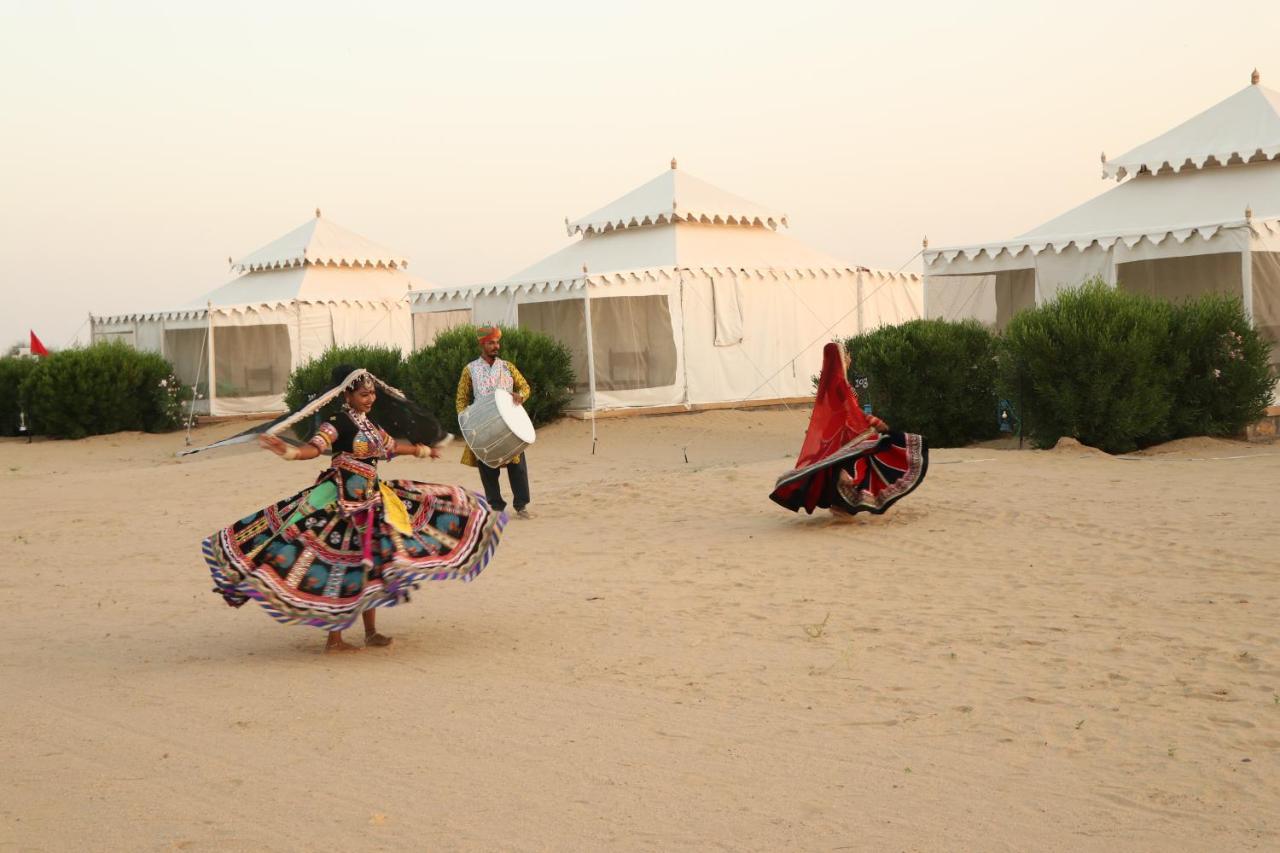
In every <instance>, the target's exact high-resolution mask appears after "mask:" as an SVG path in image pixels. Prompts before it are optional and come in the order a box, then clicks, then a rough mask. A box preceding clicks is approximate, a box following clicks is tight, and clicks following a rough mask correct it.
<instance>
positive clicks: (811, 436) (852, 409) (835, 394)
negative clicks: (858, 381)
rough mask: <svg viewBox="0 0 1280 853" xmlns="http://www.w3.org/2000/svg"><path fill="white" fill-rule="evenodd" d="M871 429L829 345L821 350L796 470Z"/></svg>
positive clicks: (838, 356)
mask: <svg viewBox="0 0 1280 853" xmlns="http://www.w3.org/2000/svg"><path fill="white" fill-rule="evenodd" d="M869 429H871V421H869V420H868V419H867V416H866V415H865V414H863V412H862V406H861V405H860V404H859V403H858V395H857V394H855V393H854V391H853V388H852V386H850V385H849V380H848V378H847V377H846V376H845V366H844V358H843V357H842V356H841V353H840V345H839V344H837V343H829V344H827V345H826V346H825V347H823V348H822V376H821V377H819V379H818V395H817V397H816V398H815V399H814V401H813V416H812V417H810V418H809V430H808V432H806V433H805V435H804V444H803V445H801V447H800V456H799V458H798V459H796V467H797V468H804V467H805V466H807V465H812V464H813V463H815V462H817V461H819V460H820V459H825V458H826V457H827V456H830V455H831V454H832V453H834V452H835V451H837V450H839V449H840V448H841V447H844V446H845V445H846V444H848V443H849V442H850V441H852V440H853V439H855V438H857V437H858V436H859V435H861V434H862V433H865V432H866V431H867V430H869Z"/></svg>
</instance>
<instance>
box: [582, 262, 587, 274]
mask: <svg viewBox="0 0 1280 853" xmlns="http://www.w3.org/2000/svg"><path fill="white" fill-rule="evenodd" d="M582 274H583V275H586V274H587V265H586V264H583V265H582Z"/></svg>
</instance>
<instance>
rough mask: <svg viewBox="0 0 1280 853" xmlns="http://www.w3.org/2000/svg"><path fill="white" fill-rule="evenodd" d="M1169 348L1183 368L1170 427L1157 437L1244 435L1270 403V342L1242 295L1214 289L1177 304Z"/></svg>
mask: <svg viewBox="0 0 1280 853" xmlns="http://www.w3.org/2000/svg"><path fill="white" fill-rule="evenodd" d="M1169 353H1170V358H1172V356H1173V354H1176V355H1177V358H1178V364H1179V365H1180V366H1182V372H1181V374H1180V375H1176V376H1174V377H1172V382H1171V387H1170V389H1169V391H1170V398H1171V400H1172V407H1171V409H1170V412H1169V418H1168V422H1167V426H1166V428H1165V429H1164V430H1162V431H1161V433H1162V434H1158V435H1155V436H1152V438H1154V439H1155V440H1163V439H1166V438H1182V437H1185V436H1190V435H1238V434H1239V433H1240V432H1241V431H1242V430H1243V429H1244V427H1245V426H1246V425H1247V424H1250V423H1253V422H1254V421H1257V420H1259V419H1260V418H1262V416H1263V414H1264V412H1265V410H1266V408H1267V406H1268V405H1270V401H1271V390H1272V388H1273V387H1274V386H1275V382H1276V377H1274V376H1272V375H1271V368H1270V365H1269V364H1268V361H1269V358H1268V357H1269V354H1270V347H1269V345H1268V343H1267V342H1266V341H1264V340H1263V339H1262V338H1261V336H1260V335H1259V334H1258V331H1257V329H1255V328H1253V325H1252V324H1251V323H1250V322H1249V318H1248V317H1247V316H1245V313H1244V306H1243V305H1242V304H1241V302H1240V300H1239V299H1237V298H1235V297H1229V296H1222V295H1220V294H1214V293H1210V294H1205V295H1203V296H1201V297H1199V298H1197V299H1193V300H1190V301H1188V302H1185V303H1183V304H1181V305H1177V306H1175V307H1174V309H1173V316H1172V318H1171V324H1170V331H1169Z"/></svg>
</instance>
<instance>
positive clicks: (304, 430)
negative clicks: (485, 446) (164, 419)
mask: <svg viewBox="0 0 1280 853" xmlns="http://www.w3.org/2000/svg"><path fill="white" fill-rule="evenodd" d="M330 380H331V382H332V387H330V388H329V390H327V391H325V392H324V393H322V394H318V395H316V396H315V397H313V398H311V399H310V400H308V401H307V403H306V404H305V405H303V406H302V407H301V408H299V409H297V410H295V411H292V412H287V413H285V414H283V415H281V416H280V417H278V418H276V419H275V420H273V421H269V422H267V423H265V424H258V425H257V426H255V427H252V428H250V429H247V430H245V431H244V432H242V433H238V434H236V435H233V436H231V437H230V438H224V439H223V440H222V441H215V442H214V443H213V444H210V445H208V446H206V447H192V448H188V449H187V450H183V451H180V452H179V453H178V456H190V455H192V454H196V453H204V452H206V451H210V450H222V449H226V448H233V447H241V446H243V447H244V448H249V447H253V446H255V445H254V444H252V443H254V442H256V441H257V439H258V436H260V435H262V434H264V433H266V434H268V435H274V436H277V437H279V438H280V439H281V440H282V441H284V442H285V443H286V444H290V445H293V446H295V447H296V446H299V445H301V444H303V443H304V442H306V441H307V439H309V438H310V437H311V436H312V435H313V434H314V433H315V429H316V425H317V424H318V423H319V422H320V421H321V420H323V419H324V418H326V417H328V416H329V415H330V414H332V413H333V412H336V411H337V410H338V409H339V407H340V406H341V405H342V403H343V402H344V399H343V398H344V395H345V394H346V393H347V392H349V391H354V390H355V389H357V388H359V387H361V386H362V385H368V384H371V385H372V386H373V387H374V388H375V389H377V392H378V399H377V401H376V402H374V404H373V410H372V411H371V412H370V413H369V418H370V419H371V420H372V421H373V422H374V423H376V424H377V425H378V426H380V427H382V428H383V429H385V430H386V431H387V432H389V433H390V434H391V436H392V437H393V438H396V439H403V440H404V441H410V442H413V443H414V444H426V445H430V446H432V447H434V446H436V445H438V444H440V443H442V442H444V441H445V440H446V439H448V438H449V433H447V432H445V430H444V428H443V427H441V426H440V422H439V421H438V420H436V418H435V416H434V415H432V414H431V413H430V412H428V411H427V410H426V409H424V408H422V407H421V406H419V405H418V404H417V403H415V402H413V401H412V400H410V399H409V398H408V397H407V396H405V393H404V392H403V391H401V390H400V389H399V388H394V387H392V386H390V385H388V384H387V383H385V382H383V381H382V380H381V379H379V378H378V377H376V376H374V375H373V374H372V373H370V372H369V371H367V370H365V369H364V368H356V367H352V366H351V365H349V364H342V365H339V366H337V367H335V368H334V369H333V373H332V374H331V377H330Z"/></svg>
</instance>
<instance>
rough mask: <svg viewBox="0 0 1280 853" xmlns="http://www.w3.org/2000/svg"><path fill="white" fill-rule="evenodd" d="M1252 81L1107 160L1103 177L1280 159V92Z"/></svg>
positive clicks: (1256, 79)
mask: <svg viewBox="0 0 1280 853" xmlns="http://www.w3.org/2000/svg"><path fill="white" fill-rule="evenodd" d="M1259 79H1260V78H1259V77H1258V73H1257V72H1256V71H1255V72H1254V76H1253V82H1252V84H1251V85H1249V86H1246V87H1245V88H1243V89H1241V90H1240V91H1239V92H1236V93H1235V94H1234V95H1232V96H1231V97H1229V98H1227V99H1226V100H1225V101H1222V102H1220V103H1218V104H1215V105H1214V106H1212V107H1210V108H1209V109H1207V110H1205V111H1204V112H1202V113H1200V114H1199V115H1197V116H1195V117H1193V118H1191V119H1188V120H1187V121H1185V122H1183V123H1182V124H1180V125H1178V126H1177V127H1175V128H1173V129H1172V130H1170V131H1168V132H1166V133H1162V134H1161V135H1160V136H1157V137H1156V138H1155V139H1152V140H1151V141H1149V142H1145V143H1143V144H1142V145H1139V146H1138V147H1137V148H1134V149H1133V150H1132V151H1127V152H1125V153H1124V154H1122V155H1120V156H1119V157H1116V158H1115V159H1113V160H1104V162H1103V176H1104V177H1108V178H1112V177H1114V178H1117V179H1120V178H1123V177H1124V176H1125V175H1136V174H1138V173H1139V172H1141V171H1143V170H1146V171H1148V172H1158V171H1160V169H1162V168H1163V167H1165V166H1166V165H1167V166H1168V167H1169V168H1170V169H1172V170H1173V171H1175V172H1177V171H1181V170H1183V169H1199V168H1202V167H1203V166H1204V165H1205V164H1206V163H1207V162H1208V161H1209V160H1210V158H1212V159H1213V160H1215V161H1217V163H1218V164H1221V165H1225V164H1227V163H1228V162H1230V161H1231V160H1232V159H1233V158H1235V159H1237V160H1245V161H1247V160H1250V159H1253V158H1257V159H1270V158H1273V157H1280V92H1277V91H1275V90H1273V89H1266V88H1263V87H1262V86H1261V85H1260V84H1259V82H1258V81H1259Z"/></svg>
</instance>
